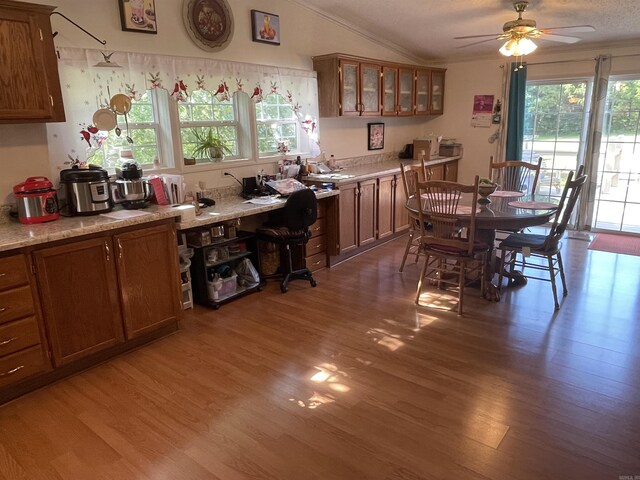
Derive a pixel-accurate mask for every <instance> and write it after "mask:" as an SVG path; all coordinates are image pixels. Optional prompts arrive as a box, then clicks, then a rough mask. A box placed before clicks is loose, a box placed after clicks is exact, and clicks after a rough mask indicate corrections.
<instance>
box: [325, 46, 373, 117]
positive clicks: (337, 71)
mask: <svg viewBox="0 0 640 480" xmlns="http://www.w3.org/2000/svg"><path fill="white" fill-rule="evenodd" d="M313 64H314V69H315V70H316V71H317V72H318V77H319V78H322V79H323V81H322V84H321V83H320V81H319V82H318V93H319V102H318V103H319V110H320V116H321V117H337V116H347V117H348V116H358V117H359V116H379V115H380V108H381V107H380V74H381V71H382V67H381V65H380V64H377V63H375V62H370V61H360V60H358V59H352V58H343V57H339V56H335V55H332V56H325V57H318V58H315V59H314V63H313Z"/></svg>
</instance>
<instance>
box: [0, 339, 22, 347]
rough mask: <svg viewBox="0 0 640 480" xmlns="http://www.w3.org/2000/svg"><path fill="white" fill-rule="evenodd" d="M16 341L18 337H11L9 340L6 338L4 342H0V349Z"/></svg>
mask: <svg viewBox="0 0 640 480" xmlns="http://www.w3.org/2000/svg"><path fill="white" fill-rule="evenodd" d="M17 339H18V337H11V338H8V339H6V340H2V341H1V342H0V347H4V346H5V345H8V344H9V343H11V342H13V341H14V340H17Z"/></svg>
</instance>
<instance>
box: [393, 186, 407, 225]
mask: <svg viewBox="0 0 640 480" xmlns="http://www.w3.org/2000/svg"><path fill="white" fill-rule="evenodd" d="M406 204H407V196H406V195H405V193H404V188H403V186H402V176H401V175H396V177H395V188H394V199H393V210H394V216H393V232H394V233H399V232H403V231H405V230H407V229H408V228H409V213H408V211H407V209H406V208H405V205H406Z"/></svg>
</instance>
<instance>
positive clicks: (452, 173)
mask: <svg viewBox="0 0 640 480" xmlns="http://www.w3.org/2000/svg"><path fill="white" fill-rule="evenodd" d="M444 179H445V180H446V181H447V182H457V181H458V161H457V160H456V161H455V162H449V163H445V165H444Z"/></svg>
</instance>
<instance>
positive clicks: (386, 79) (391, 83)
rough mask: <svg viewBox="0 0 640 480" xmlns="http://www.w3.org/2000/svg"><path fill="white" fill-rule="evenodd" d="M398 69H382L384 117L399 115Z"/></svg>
mask: <svg viewBox="0 0 640 480" xmlns="http://www.w3.org/2000/svg"><path fill="white" fill-rule="evenodd" d="M397 96H398V69H397V68H393V67H382V115H383V116H385V117H389V116H394V117H395V116H396V115H397V114H398V103H397V101H396V99H397Z"/></svg>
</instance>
